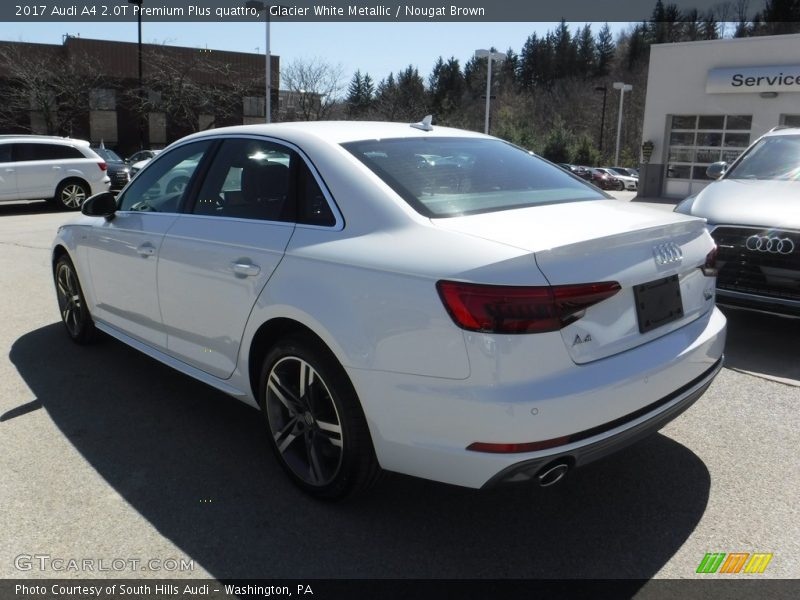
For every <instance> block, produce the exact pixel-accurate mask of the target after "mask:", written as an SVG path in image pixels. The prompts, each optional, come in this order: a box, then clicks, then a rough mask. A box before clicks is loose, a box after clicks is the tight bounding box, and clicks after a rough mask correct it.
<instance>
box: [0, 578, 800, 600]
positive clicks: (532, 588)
mask: <svg viewBox="0 0 800 600" xmlns="http://www.w3.org/2000/svg"><path fill="white" fill-rule="evenodd" d="M756 577H757V576H755V577H753V578H750V577H748V578H747V579H744V578H740V579H736V580H733V579H731V578H721V577H710V578H709V579H706V580H701V579H691V580H690V579H682V580H669V579H659V580H650V581H647V580H635V579H632V580H577V579H576V580H540V581H529V580H520V579H506V580H392V579H377V580H336V579H309V580H294V579H292V580H284V579H274V580H269V579H263V580H262V579H258V580H256V579H247V580H215V579H195V580H186V579H174V580H167V579H164V580H154V579H149V580H133V579H73V580H57V579H39V580H32V579H27V580H10V579H6V580H0V598H2V600H10V599H15V600H86V599H89V598H96V599H100V600H123V599H129V600H130V599H132V600H179V599H180V600H189V599H202V598H208V599H211V600H231V599H234V598H240V599H242V600H263V599H265V598H270V599H273V598H277V599H281V598H293V599H299V598H305V599H313V600H358V599H361V598H368V599H370V600H428V599H431V600H445V599H454V600H455V599H457V600H484V599H491V600H534V599H539V598H547V599H548V600H549V599H557V598H569V599H570V600H580V599H584V598H585V599H590V598H591V599H595V598H602V599H603V600H611V599H616V598H634V597H635V598H644V599H651V598H652V599H658V598H663V599H667V598H681V599H687V600H689V599H695V598H697V599H701V598H702V599H704V600H715V599H720V600H722V599H724V600H740V599H741V600H745V599H746V600H751V599H755V598H759V599H760V598H764V599H767V598H769V599H770V600H782V599H784V598H785V599H787V600H789V599H792V600H795V599H796V598H798V597H800V580H797V579H758V578H756Z"/></svg>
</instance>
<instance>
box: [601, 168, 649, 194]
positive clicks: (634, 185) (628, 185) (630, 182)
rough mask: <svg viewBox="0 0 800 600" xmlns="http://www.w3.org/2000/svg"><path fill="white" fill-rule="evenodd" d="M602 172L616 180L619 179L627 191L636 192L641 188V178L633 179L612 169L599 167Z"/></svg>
mask: <svg viewBox="0 0 800 600" xmlns="http://www.w3.org/2000/svg"><path fill="white" fill-rule="evenodd" d="M599 170H600V171H603V172H604V173H607V174H608V175H610V176H611V177H613V178H614V179H618V180H619V181H621V182H622V183H623V184H624V185H625V189H626V190H632V191H636V190H637V189H638V187H639V178H638V177H631V176H630V175H623V174H622V173H618V172H617V171H615V170H614V169H612V168H611V167H599Z"/></svg>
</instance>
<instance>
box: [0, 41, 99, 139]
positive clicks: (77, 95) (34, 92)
mask: <svg viewBox="0 0 800 600" xmlns="http://www.w3.org/2000/svg"><path fill="white" fill-rule="evenodd" d="M26 46H27V45H26ZM0 64H2V67H3V70H4V71H5V72H6V73H7V85H6V86H5V89H4V90H3V100H2V102H0V123H2V124H4V125H5V126H7V127H11V128H15V129H16V128H21V129H25V130H28V131H32V132H34V133H46V134H48V135H75V128H76V126H77V124H78V123H79V122H80V121H81V120H82V119H83V117H85V116H86V114H87V113H88V111H89V106H88V99H89V98H90V97H91V93H92V90H94V89H96V88H99V87H102V86H103V78H102V77H101V76H100V75H98V73H99V72H100V70H99V68H97V66H96V65H95V63H94V62H93V61H92V60H90V59H89V58H88V57H86V56H78V55H75V54H70V55H69V56H68V57H67V58H65V57H63V56H61V55H55V56H54V55H53V54H52V53H49V52H48V53H43V52H41V51H37V49H35V48H30V47H22V46H12V47H9V48H6V49H4V50H3V51H2V52H0ZM32 116H35V117H36V118H35V119H33V120H32V119H31V117H32Z"/></svg>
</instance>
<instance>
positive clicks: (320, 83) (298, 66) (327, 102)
mask: <svg viewBox="0 0 800 600" xmlns="http://www.w3.org/2000/svg"><path fill="white" fill-rule="evenodd" d="M281 79H282V80H283V82H284V85H285V87H286V89H287V90H288V91H289V92H290V93H292V94H294V95H295V99H296V101H297V104H298V106H299V110H298V113H299V117H300V118H302V119H303V120H305V121H317V120H320V119H324V118H326V117H327V116H328V115H329V114H330V112H331V110H332V109H333V107H334V106H335V104H336V102H337V101H338V100H339V95H340V93H341V92H342V90H343V89H344V83H343V82H344V69H343V68H342V66H341V65H331V64H329V63H326V62H325V61H323V60H322V59H320V58H314V59H310V60H302V59H295V60H293V61H292V62H290V63H289V64H288V65H287V66H285V67H284V68H283V69H282V72H281Z"/></svg>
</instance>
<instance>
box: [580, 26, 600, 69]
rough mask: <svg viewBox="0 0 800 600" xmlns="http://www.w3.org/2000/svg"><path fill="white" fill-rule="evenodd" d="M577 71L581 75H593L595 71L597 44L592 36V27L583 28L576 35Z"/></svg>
mask: <svg viewBox="0 0 800 600" xmlns="http://www.w3.org/2000/svg"><path fill="white" fill-rule="evenodd" d="M577 39H578V49H577V57H576V60H577V69H578V71H579V72H580V73H581V74H583V75H590V76H591V75H594V73H595V71H596V70H597V44H595V41H594V36H593V35H592V26H591V25H589V24H588V23H587V24H586V25H584V26H583V29H581V32H580V34H579V35H578V38H577Z"/></svg>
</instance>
